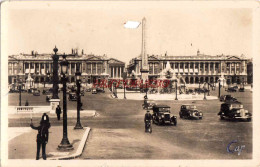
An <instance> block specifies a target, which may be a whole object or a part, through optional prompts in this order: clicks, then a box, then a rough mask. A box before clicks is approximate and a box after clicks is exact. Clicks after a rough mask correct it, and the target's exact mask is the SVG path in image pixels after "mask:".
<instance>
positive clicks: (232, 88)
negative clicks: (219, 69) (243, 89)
mask: <svg viewBox="0 0 260 167" xmlns="http://www.w3.org/2000/svg"><path fill="white" fill-rule="evenodd" d="M226 91H227V92H236V91H237V89H236V88H234V87H229V88H227V90H226Z"/></svg>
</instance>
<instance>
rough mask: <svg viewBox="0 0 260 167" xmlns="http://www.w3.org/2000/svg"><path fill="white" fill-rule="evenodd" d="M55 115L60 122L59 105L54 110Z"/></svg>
mask: <svg viewBox="0 0 260 167" xmlns="http://www.w3.org/2000/svg"><path fill="white" fill-rule="evenodd" d="M56 114H57V119H58V120H60V114H61V108H60V105H58V106H57V108H56Z"/></svg>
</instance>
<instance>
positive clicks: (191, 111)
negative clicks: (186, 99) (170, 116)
mask: <svg viewBox="0 0 260 167" xmlns="http://www.w3.org/2000/svg"><path fill="white" fill-rule="evenodd" d="M179 115H180V118H187V119H202V117H203V113H202V112H201V111H199V110H198V109H197V107H196V106H195V105H193V104H184V105H182V106H181V109H180V112H179Z"/></svg>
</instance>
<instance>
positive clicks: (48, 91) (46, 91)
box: [42, 89, 52, 95]
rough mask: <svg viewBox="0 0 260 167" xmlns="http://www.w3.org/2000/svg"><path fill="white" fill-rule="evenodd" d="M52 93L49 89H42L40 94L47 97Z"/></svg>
mask: <svg viewBox="0 0 260 167" xmlns="http://www.w3.org/2000/svg"><path fill="white" fill-rule="evenodd" d="M51 93H52V91H50V89H43V90H42V94H43V95H49V94H51Z"/></svg>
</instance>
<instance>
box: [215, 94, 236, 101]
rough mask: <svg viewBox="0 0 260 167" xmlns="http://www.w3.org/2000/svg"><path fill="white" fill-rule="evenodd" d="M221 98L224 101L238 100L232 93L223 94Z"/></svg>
mask: <svg viewBox="0 0 260 167" xmlns="http://www.w3.org/2000/svg"><path fill="white" fill-rule="evenodd" d="M219 100H220V101H223V102H228V101H237V99H236V98H234V97H232V96H231V95H222V96H220V98H219Z"/></svg>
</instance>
